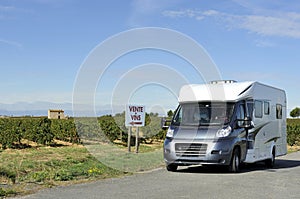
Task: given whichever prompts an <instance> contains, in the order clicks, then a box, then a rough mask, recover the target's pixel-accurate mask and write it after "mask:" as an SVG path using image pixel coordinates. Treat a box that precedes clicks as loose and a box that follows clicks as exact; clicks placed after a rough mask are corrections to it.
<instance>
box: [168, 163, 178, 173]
mask: <svg viewBox="0 0 300 199" xmlns="http://www.w3.org/2000/svg"><path fill="white" fill-rule="evenodd" d="M166 168H167V170H168V171H173V172H174V171H176V170H177V168H178V165H176V164H168V165H167V166H166Z"/></svg>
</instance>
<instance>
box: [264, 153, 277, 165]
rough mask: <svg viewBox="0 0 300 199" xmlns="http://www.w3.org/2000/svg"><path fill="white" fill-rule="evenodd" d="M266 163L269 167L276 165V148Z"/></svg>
mask: <svg viewBox="0 0 300 199" xmlns="http://www.w3.org/2000/svg"><path fill="white" fill-rule="evenodd" d="M265 164H266V166H267V167H268V168H273V167H274V165H275V148H273V150H272V156H271V158H270V159H267V160H266V161H265Z"/></svg>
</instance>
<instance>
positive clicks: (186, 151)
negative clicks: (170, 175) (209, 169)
mask: <svg viewBox="0 0 300 199" xmlns="http://www.w3.org/2000/svg"><path fill="white" fill-rule="evenodd" d="M206 149H207V144H195V143H176V144H175V152H176V156H181V157H199V156H205V155H206Z"/></svg>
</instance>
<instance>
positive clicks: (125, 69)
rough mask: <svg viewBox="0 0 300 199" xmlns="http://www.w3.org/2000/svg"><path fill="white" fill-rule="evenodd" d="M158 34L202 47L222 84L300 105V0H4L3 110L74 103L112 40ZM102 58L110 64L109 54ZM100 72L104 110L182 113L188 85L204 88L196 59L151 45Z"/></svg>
mask: <svg viewBox="0 0 300 199" xmlns="http://www.w3.org/2000/svg"><path fill="white" fill-rule="evenodd" d="M149 27H156V28H162V29H163V30H166V29H167V30H170V31H174V32H176V33H180V34H182V35H185V36H186V37H189V38H190V39H192V40H193V41H195V42H197V43H198V44H199V45H200V46H201V47H202V48H203V52H205V53H207V57H209V58H210V59H211V60H212V62H213V63H214V64H215V67H216V68H217V70H218V71H219V74H220V76H221V77H222V79H233V80H237V81H253V80H254V81H260V82H263V83H265V84H269V85H272V86H275V87H279V88H282V89H284V90H285V91H286V93H287V98H288V110H291V109H293V108H295V107H296V106H300V93H299V83H298V82H299V75H300V67H299V63H300V56H299V52H300V3H299V2H298V1H296V0H292V1H288V2H287V1H285V0H265V1H261V0H253V1H247V0H212V1H205V0H189V1H186V0H122V1H120V0H109V1H108V0H89V1H83V0H22V1H20V0H0V68H1V73H0V81H1V84H0V93H1V98H0V103H3V104H13V103H17V102H28V103H35V102H40V101H46V102H53V103H72V102H73V100H74V92H75V91H76V86H78V85H77V83H78V77H80V76H81V73H83V70H82V68H83V67H84V66H85V63H86V62H88V61H89V59H90V58H91V55H93V53H94V52H95V51H97V49H98V48H101V47H103V45H102V44H104V43H105V41H110V40H113V39H114V38H115V37H116V36H118V35H122V34H123V33H124V32H125V33H126V32H128V31H130V30H138V29H143V28H146V29H147V28H149ZM145 39H146V38H145ZM126 42H127V43H126ZM130 42H132V43H134V42H135V40H134V39H132V40H129V41H126V40H123V41H121V42H119V43H120V46H114V47H115V48H113V49H111V48H107V52H114V51H115V50H117V49H118V48H121V47H123V46H124V45H125V43H126V44H128V43H129V44H128V45H130ZM175 43H176V41H175V42H174V44H175ZM97 56H98V57H99V59H100V62H101V59H102V58H103V56H106V55H105V53H104V54H98V55H97ZM95 67H100V68H101V67H103V66H98V65H97V66H95ZM172 74H173V75H172ZM94 75H95V77H97V78H98V79H97V82H96V83H95V84H96V85H92V86H91V87H89V84H88V83H87V84H86V86H87V87H86V88H87V91H88V90H89V88H91V89H90V90H91V91H90V92H93V93H92V96H93V100H94V103H95V104H96V105H97V107H98V108H97V109H102V108H104V107H107V106H108V107H112V108H114V107H122V106H123V104H124V103H133V104H145V105H146V107H148V111H154V110H155V111H156V110H158V109H160V110H162V111H165V110H168V109H174V108H176V106H177V94H178V89H179V87H180V86H181V85H182V83H183V82H187V83H203V82H204V78H203V76H201V74H200V75H199V74H197V71H195V69H193V67H192V66H191V63H189V62H188V61H187V60H184V59H182V57H180V56H178V55H176V54H174V53H172V52H170V51H169V52H168V51H164V50H160V49H151V48H150V49H140V50H132V51H130V52H128V53H126V54H122V55H120V56H119V57H117V59H115V60H112V62H111V63H110V65H109V67H108V68H106V69H105V71H104V72H103V73H102V74H101V75H100V74H96V73H95V74H94ZM174 75H175V76H176V75H179V76H178V78H179V79H180V78H182V79H180V80H179V79H177V78H172V77H174ZM150 77H153V78H154V79H151V78H150ZM139 79H143V80H144V81H139ZM163 79H166V80H167V81H168V84H165V83H161V82H164V80H163ZM177 80H178V81H177ZM86 81H88V80H86ZM134 82H136V83H139V86H137V87H131V86H130V85H131V84H132V83H134ZM170 85H171V86H170ZM94 86H95V88H94ZM83 87H84V86H83ZM126 88H127V90H126ZM128 88H133V89H132V90H130V89H128ZM125 92H126V93H125ZM124 96H126V97H127V98H124ZM123 98H124V99H123ZM112 104H113V105H112ZM119 110H120V109H119V108H115V110H114V111H115V112H117V111H119Z"/></svg>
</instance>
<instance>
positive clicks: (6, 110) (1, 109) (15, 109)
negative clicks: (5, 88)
mask: <svg viewBox="0 0 300 199" xmlns="http://www.w3.org/2000/svg"><path fill="white" fill-rule="evenodd" d="M84 107H85V106H84V105H82V106H81V108H80V110H78V111H76V116H94V115H95V113H94V111H93V112H92V113H91V111H86V109H85V108H84ZM48 109H62V110H64V111H65V115H68V116H73V106H72V103H53V102H42V101H38V102H33V103H28V102H16V103H13V104H4V103H0V116H1V115H5V116H47V115H48ZM116 109H117V110H114V113H120V112H123V109H124V107H123V106H117V108H116ZM95 112H96V115H97V116H101V115H106V114H112V110H111V106H109V105H103V106H97V107H96V110H95Z"/></svg>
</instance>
